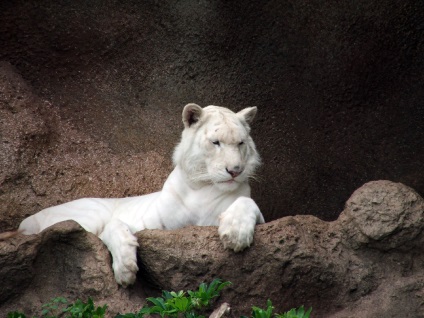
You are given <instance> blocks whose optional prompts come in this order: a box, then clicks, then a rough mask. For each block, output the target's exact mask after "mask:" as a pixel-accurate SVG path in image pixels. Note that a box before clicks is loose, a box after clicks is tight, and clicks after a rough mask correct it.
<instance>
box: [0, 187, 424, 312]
mask: <svg viewBox="0 0 424 318" xmlns="http://www.w3.org/2000/svg"><path fill="white" fill-rule="evenodd" d="M423 214H424V200H423V198H421V197H420V196H419V195H418V194H417V193H416V192H415V191H414V190H412V189H411V188H408V187H406V186H404V185H402V184H400V183H393V182H390V181H375V182H370V183H367V184H365V185H364V186H362V187H361V188H359V189H358V190H357V191H355V192H354V194H353V195H352V196H351V198H350V199H349V200H348V202H347V204H346V209H345V210H344V211H343V212H342V213H341V215H340V217H339V218H338V219H337V220H336V221H333V222H325V221H322V220H320V219H318V218H316V217H314V216H294V217H292V216H288V217H285V218H281V219H278V220H275V221H273V222H270V223H266V224H262V225H259V226H257V231H256V234H255V239H254V244H253V246H251V248H249V249H247V250H245V251H244V252H242V253H237V254H236V253H233V252H231V251H227V250H224V249H223V247H222V245H221V242H220V241H219V237H218V234H217V228H216V227H187V228H184V229H180V230H175V231H160V230H146V231H141V232H138V233H137V236H138V241H139V244H140V247H139V249H138V256H139V267H140V275H139V277H138V280H137V282H136V285H135V286H134V287H132V288H129V289H123V288H120V287H119V288H118V287H117V285H116V284H115V283H114V281H113V274H112V271H111V266H110V257H109V253H108V252H107V250H106V248H105V247H104V246H103V245H102V244H101V242H100V240H99V239H98V238H96V237H95V236H93V235H91V234H89V233H87V232H85V231H84V230H82V229H81V228H80V227H79V226H78V225H77V224H76V223H74V222H71V221H68V222H64V223H60V224H58V225H56V226H53V227H51V228H49V229H47V230H46V231H44V232H42V233H41V234H40V235H33V236H17V237H15V238H12V239H9V240H7V241H3V242H0V283H1V286H3V288H2V289H1V290H0V315H1V316H5V314H6V313H7V312H8V311H9V310H12V309H21V310H26V312H27V313H34V308H39V306H40V304H41V303H43V302H47V301H48V300H49V299H50V297H53V296H59V295H60V296H66V297H67V298H69V299H75V298H76V297H83V298H84V297H88V296H92V297H93V298H94V299H95V300H96V302H97V303H99V304H102V303H105V302H107V303H109V304H110V305H111V306H110V309H111V311H110V312H111V314H113V313H116V312H118V311H121V312H123V311H125V312H129V311H134V310H137V309H139V308H141V306H142V304H143V299H144V298H145V297H146V296H152V295H154V294H157V292H158V290H160V289H167V290H177V291H178V290H181V289H194V288H196V287H197V286H198V284H199V283H201V282H204V281H211V280H212V279H214V278H216V277H220V278H221V279H224V280H229V281H231V282H232V283H233V285H232V286H231V287H229V288H227V289H225V291H224V292H223V293H222V297H221V298H220V299H219V303H222V302H227V303H229V304H230V306H231V308H232V313H233V314H234V315H235V316H237V317H238V316H239V315H240V314H248V313H249V312H250V307H251V306H252V305H259V306H265V303H266V300H267V299H271V300H272V302H273V304H274V305H275V306H276V310H277V311H283V310H287V309H290V308H291V307H298V306H300V305H302V304H303V305H305V306H306V307H309V306H312V307H313V317H315V318H320V317H322V318H350V317H352V318H353V317H377V316H382V317H411V318H412V317H414V318H419V317H424V305H423V301H422V298H423V297H424V256H423V255H424V254H423V243H424V233H423V228H424V219H423ZM393 216H396V217H393ZM370 220H372V221H373V224H374V225H372V226H371V227H370V224H369V221H370ZM412 220H414V222H411V221H412ZM17 273H19V275H17ZM156 288H157V289H158V290H156ZM219 303H218V304H219Z"/></svg>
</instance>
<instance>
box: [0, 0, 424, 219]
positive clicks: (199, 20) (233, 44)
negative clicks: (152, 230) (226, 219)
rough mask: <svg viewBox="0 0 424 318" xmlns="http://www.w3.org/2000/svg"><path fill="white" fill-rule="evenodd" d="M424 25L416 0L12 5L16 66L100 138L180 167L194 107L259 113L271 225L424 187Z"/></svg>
mask: <svg viewBox="0 0 424 318" xmlns="http://www.w3.org/2000/svg"><path fill="white" fill-rule="evenodd" d="M423 16H424V2H422V1H416V0H414V1H413V0H390V1H384V0H383V1H380V0H358V1H316V2H311V1H308V0H300V1H299V0H272V1H259V0H245V1H242V2H238V1H230V2H229V1H217V0H212V1H204V0H201V1H196V2H194V1H176V0H164V1H152V0H146V1H132V0H125V1H119V2H117V1H111V0H105V1H89V2H87V1H81V0H78V1H68V2H57V1H52V0H40V1H36V2H34V1H1V3H0V21H1V26H0V43H1V50H0V59H1V60H6V61H9V62H10V63H12V64H13V65H14V66H16V67H17V69H18V72H19V73H20V74H22V76H24V78H25V79H26V80H27V81H28V82H29V83H30V85H31V86H32V87H34V89H35V91H36V93H37V94H38V95H39V96H41V97H43V98H45V99H47V100H48V101H50V102H52V104H53V105H55V106H56V107H58V108H59V109H58V113H59V114H60V116H61V118H62V119H63V120H65V121H66V122H68V121H69V122H70V123H71V124H72V125H73V126H74V127H75V128H76V129H77V130H78V131H80V132H82V133H83V134H84V135H87V136H89V137H90V138H92V140H93V141H94V142H96V143H97V142H103V143H107V144H108V146H109V147H110V148H111V149H112V150H113V152H114V153H116V154H118V156H126V155H128V154H133V153H135V154H138V153H140V152H142V153H143V154H144V155H146V154H148V153H149V151H155V152H158V153H159V154H160V155H161V156H163V157H164V158H165V160H167V161H166V163H167V166H169V165H170V154H171V151H172V148H173V146H174V145H175V143H176V142H177V140H178V137H179V132H180V129H181V125H180V112H181V107H182V106H183V105H184V104H186V103H188V102H196V103H198V104H200V105H208V104H218V105H223V106H229V107H234V108H235V109H241V108H243V107H246V106H249V105H257V106H258V107H259V114H258V120H257V121H256V123H255V125H254V127H253V134H254V137H256V141H257V144H258V149H259V150H260V152H261V153H262V155H263V159H264V163H265V165H264V167H263V171H262V172H261V173H260V178H259V180H258V182H257V183H255V184H254V191H253V194H254V197H255V199H256V200H257V201H258V202H259V205H260V207H261V208H262V210H263V211H264V214H265V216H266V217H267V219H268V220H271V219H276V218H278V217H281V216H283V215H293V214H305V213H306V214H310V213H313V214H314V215H316V216H319V217H320V218H322V219H327V220H329V219H335V218H336V217H337V215H338V213H339V212H340V211H341V210H342V209H343V204H344V202H345V201H346V199H347V198H348V197H349V195H350V194H351V193H352V192H353V191H354V190H355V189H356V188H358V187H359V186H361V185H362V184H363V183H365V182H368V181H370V180H378V179H389V180H394V181H398V182H402V183H404V184H407V185H409V186H411V187H413V188H414V189H416V190H417V191H418V192H419V193H421V195H422V194H423V193H424V175H423V174H424V170H423V169H422V162H424V144H423V143H424V120H423V118H424V107H423V100H424V37H423V36H422V30H423V27H424V20H423ZM0 170H1V169H0ZM59 177H60V175H59ZM129 179H131V178H129ZM111 182H112V181H110V179H105V180H104V181H103V183H104V184H105V183H111ZM67 184H69V183H67ZM122 188H123V187H122ZM8 191H9V190H8ZM141 191H142V190H140V191H138V192H141ZM123 192H124V189H122V191H121V193H120V194H122V193H123ZM135 192H136V191H134V190H130V191H128V193H131V194H132V193H135ZM93 193H94V194H95V195H98V196H104V195H107V194H110V192H108V191H103V189H98V190H96V191H93ZM69 197H71V196H68V197H67V198H69ZM67 198H63V200H66V199H67ZM10 204H11V209H13V207H14V206H15V205H14V204H13V203H10ZM41 205H43V204H42V203H41ZM43 207H44V206H43ZM33 212H35V209H30V210H28V213H33Z"/></svg>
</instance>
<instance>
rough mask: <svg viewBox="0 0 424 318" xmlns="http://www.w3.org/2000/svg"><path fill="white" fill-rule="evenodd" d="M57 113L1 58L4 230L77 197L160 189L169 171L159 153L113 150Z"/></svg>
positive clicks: (0, 148)
mask: <svg viewBox="0 0 424 318" xmlns="http://www.w3.org/2000/svg"><path fill="white" fill-rule="evenodd" d="M58 112H59V110H58V108H57V107H56V106H54V105H52V104H50V103H49V102H47V101H45V100H43V99H41V98H39V97H38V96H37V95H35V94H34V93H33V92H32V90H31V87H29V86H28V85H27V84H26V83H25V81H24V80H23V78H22V77H21V76H20V75H18V74H17V72H16V70H15V68H14V67H12V66H11V65H10V64H9V63H5V62H0V167H1V168H0V215H1V218H0V232H3V231H7V230H13V229H16V228H17V227H18V225H19V223H20V222H21V221H22V220H23V219H24V218H25V217H26V216H29V215H31V214H34V213H36V212H38V211H40V210H42V209H43V208H47V207H49V206H52V205H57V204H60V203H63V202H67V201H70V200H73V199H77V198H81V197H99V196H100V197H122V196H130V195H141V194H145V193H150V192H154V191H157V190H159V189H160V188H161V187H162V184H163V182H164V180H165V179H166V177H167V174H168V171H170V163H169V162H166V161H165V160H164V158H163V156H162V155H160V154H159V153H158V152H155V151H150V152H148V153H141V152H140V153H138V154H128V153H124V154H114V153H112V152H111V150H110V148H109V147H108V146H107V145H106V144H105V143H101V142H98V141H96V140H93V138H91V137H90V136H88V135H87V134H86V133H84V132H81V131H79V130H78V129H76V128H75V127H73V126H72V125H71V124H70V123H69V122H67V121H65V120H63V119H62V118H61V117H60V116H59V115H58ZM167 168H168V169H167Z"/></svg>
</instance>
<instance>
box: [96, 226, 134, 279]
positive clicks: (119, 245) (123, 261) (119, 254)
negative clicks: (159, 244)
mask: <svg viewBox="0 0 424 318" xmlns="http://www.w3.org/2000/svg"><path fill="white" fill-rule="evenodd" d="M99 238H100V239H101V240H102V241H103V243H105V245H106V246H107V248H108V249H109V251H110V253H111V254H112V262H113V263H112V268H113V272H114V274H115V279H116V281H117V282H118V284H120V285H122V286H124V287H126V286H128V285H131V284H133V283H134V282H135V279H136V274H137V271H138V266H137V247H138V242H137V239H136V237H135V236H134V235H133V234H132V233H131V230H130V228H129V226H128V225H127V224H126V223H124V222H122V221H121V220H119V219H116V218H113V219H112V220H110V221H109V222H108V223H107V224H106V226H105V227H104V230H103V232H102V233H101V234H100V235H99Z"/></svg>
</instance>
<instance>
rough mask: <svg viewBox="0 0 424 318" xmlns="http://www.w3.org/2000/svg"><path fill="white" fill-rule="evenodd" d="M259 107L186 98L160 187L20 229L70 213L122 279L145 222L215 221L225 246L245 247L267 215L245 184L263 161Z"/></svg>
mask: <svg viewBox="0 0 424 318" xmlns="http://www.w3.org/2000/svg"><path fill="white" fill-rule="evenodd" d="M256 111H257V108H256V107H249V108H246V109H244V110H242V111H240V112H238V113H234V112H232V111H231V110H229V109H227V108H224V107H219V106H208V107H205V108H201V107H200V106H198V105H196V104H188V105H186V106H185V107H184V110H183V114H182V117H183V118H182V119H183V123H184V131H183V133H182V138H181V142H180V143H179V145H178V146H177V147H176V149H175V152H174V155H173V161H174V165H175V168H174V170H173V171H172V173H171V174H170V175H169V177H168V179H167V180H166V182H165V184H164V186H163V189H162V191H160V192H156V193H152V194H147V195H143V196H138V197H128V198H122V199H97V198H85V199H79V200H75V201H71V202H68V203H65V204H61V205H58V206H53V207H50V208H47V209H45V210H42V211H40V212H38V213H36V214H34V215H32V216H30V217H28V218H26V219H25V220H24V221H22V223H21V224H20V226H19V229H18V231H19V232H21V233H23V234H35V233H39V232H40V231H42V230H43V229H45V228H47V227H49V226H51V225H53V224H55V223H57V222H61V221H64V220H70V219H72V220H75V221H76V222H78V223H79V224H80V225H81V226H82V227H83V228H84V229H85V230H87V231H89V232H92V233H94V234H96V235H98V236H99V237H100V239H101V240H102V241H103V242H104V243H105V244H106V246H107V247H108V249H109V251H110V252H111V254H112V259H113V265H112V267H113V270H114V274H115V278H116V281H117V282H118V284H120V285H123V286H127V285H129V284H133V283H134V282H135V279H136V273H137V271H138V267H137V258H136V251H137V246H138V243H137V239H136V237H135V236H134V235H133V233H135V232H137V231H140V230H143V229H176V228H181V227H184V226H187V225H213V226H219V228H218V232H219V236H220V239H221V241H222V242H223V244H224V247H225V248H229V249H232V250H234V251H236V252H238V251H241V250H243V249H244V248H246V247H248V246H250V244H251V243H252V241H253V233H254V228H255V225H256V224H257V223H264V218H263V216H262V213H261V212H260V210H259V208H258V206H257V205H256V203H255V202H254V201H253V200H252V199H251V198H250V186H249V184H248V181H249V178H250V177H252V175H253V173H254V171H255V169H256V168H257V166H258V165H259V163H260V159H259V155H258V153H257V151H256V147H255V144H254V142H253V140H252V138H251V137H250V135H249V132H250V127H249V124H250V123H251V121H252V120H253V118H254V117H255V115H256Z"/></svg>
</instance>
